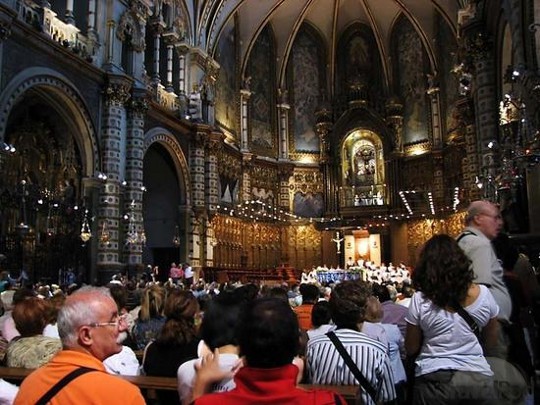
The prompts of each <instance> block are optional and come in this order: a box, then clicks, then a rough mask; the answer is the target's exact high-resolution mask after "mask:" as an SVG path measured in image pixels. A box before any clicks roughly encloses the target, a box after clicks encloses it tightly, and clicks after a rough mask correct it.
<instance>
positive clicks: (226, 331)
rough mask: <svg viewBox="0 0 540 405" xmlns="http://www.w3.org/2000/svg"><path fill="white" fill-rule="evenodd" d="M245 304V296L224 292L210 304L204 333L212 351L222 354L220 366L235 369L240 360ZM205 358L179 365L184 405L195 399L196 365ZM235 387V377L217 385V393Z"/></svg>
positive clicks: (206, 342)
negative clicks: (238, 336) (239, 333)
mask: <svg viewBox="0 0 540 405" xmlns="http://www.w3.org/2000/svg"><path fill="white" fill-rule="evenodd" d="M241 306H242V301H241V297H240V295H239V294H237V293H235V292H228V291H223V292H221V293H220V294H219V295H217V296H216V297H215V298H214V299H213V300H212V301H210V302H209V303H208V307H207V309H206V311H205V312H204V317H203V320H202V324H201V328H200V335H201V338H202V340H203V341H204V343H205V344H206V346H207V347H208V349H210V352H211V353H213V352H214V351H215V350H217V351H218V353H219V354H220V356H219V365H220V367H221V368H222V369H223V370H224V371H228V370H231V369H232V368H234V367H235V366H236V365H237V364H238V363H239V356H238V352H239V349H238V341H237V339H236V335H235V332H236V327H237V324H238V319H239V316H240V310H241ZM200 363H201V359H194V360H189V361H187V362H185V363H184V364H182V365H181V366H180V367H179V368H178V373H177V377H178V395H179V396H180V399H181V401H182V404H185V405H187V404H190V403H191V401H192V389H193V383H194V380H195V365H199V364H200ZM234 387H235V384H234V381H233V380H232V378H225V379H224V380H222V381H220V382H218V383H216V384H214V385H213V386H212V390H213V391H214V392H218V391H219V392H223V391H230V390H231V389H233V388H234Z"/></svg>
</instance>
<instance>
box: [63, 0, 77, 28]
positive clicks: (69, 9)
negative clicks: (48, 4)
mask: <svg viewBox="0 0 540 405" xmlns="http://www.w3.org/2000/svg"><path fill="white" fill-rule="evenodd" d="M65 20H66V23H68V24H73V25H75V15H74V14H73V0H66V14H65Z"/></svg>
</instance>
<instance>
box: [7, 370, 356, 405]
mask: <svg viewBox="0 0 540 405" xmlns="http://www.w3.org/2000/svg"><path fill="white" fill-rule="evenodd" d="M32 371H34V370H30V369H26V368H15V367H0V378H3V379H5V380H7V381H9V382H12V383H14V384H20V383H21V382H22V380H24V379H25V378H26V376H27V375H28V374H30V373H31V372H32ZM118 377H120V378H122V379H124V380H126V381H129V382H130V383H132V384H134V385H136V386H137V387H139V388H140V389H141V390H145V391H146V396H147V397H149V398H155V397H156V395H155V392H156V391H159V390H168V391H176V387H177V385H176V378H174V377H154V376H147V375H138V376H127V375H120V376H118ZM299 387H300V388H303V389H306V390H311V389H325V390H330V391H334V392H337V393H339V394H341V395H342V396H343V398H344V399H345V401H347V403H348V404H350V405H353V404H355V397H356V392H357V391H358V386H354V385H312V384H300V385H299Z"/></svg>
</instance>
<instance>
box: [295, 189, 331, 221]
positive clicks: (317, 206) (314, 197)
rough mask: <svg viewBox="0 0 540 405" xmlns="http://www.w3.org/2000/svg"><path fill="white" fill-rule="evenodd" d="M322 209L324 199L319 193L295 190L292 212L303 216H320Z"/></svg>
mask: <svg viewBox="0 0 540 405" xmlns="http://www.w3.org/2000/svg"><path fill="white" fill-rule="evenodd" d="M323 210H324V199H323V195H322V194H321V193H317V194H312V193H306V194H304V193H301V192H297V193H296V194H295V195H294V199H293V212H294V214H295V215H298V216H299V217H304V218H317V217H321V216H322V214H323Z"/></svg>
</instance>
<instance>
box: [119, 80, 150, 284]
mask: <svg viewBox="0 0 540 405" xmlns="http://www.w3.org/2000/svg"><path fill="white" fill-rule="evenodd" d="M145 96H146V93H145V92H144V91H138V92H134V94H133V96H132V98H131V100H130V102H129V104H128V116H127V136H126V176H125V194H124V212H125V213H127V215H129V216H130V218H129V220H128V222H127V223H126V224H125V229H124V230H125V232H124V235H126V238H125V241H124V255H125V262H127V264H128V266H129V267H130V270H135V271H140V270H142V250H143V247H144V243H145V242H146V234H145V232H144V223H143V207H142V203H143V193H144V184H143V158H144V118H145V114H146V111H147V110H148V102H147V100H146V97H145ZM130 227H131V229H130ZM130 233H131V234H130ZM132 274H133V273H132Z"/></svg>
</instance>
